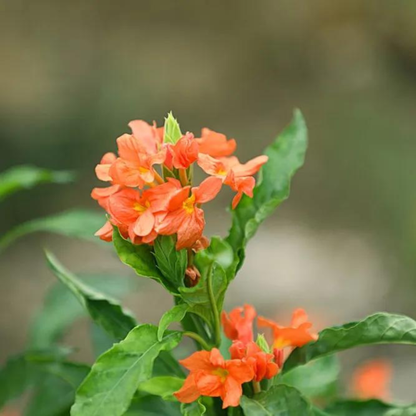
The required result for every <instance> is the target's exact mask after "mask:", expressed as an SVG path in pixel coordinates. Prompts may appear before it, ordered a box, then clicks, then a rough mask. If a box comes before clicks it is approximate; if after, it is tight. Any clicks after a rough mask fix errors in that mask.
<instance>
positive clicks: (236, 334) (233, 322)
mask: <svg viewBox="0 0 416 416" xmlns="http://www.w3.org/2000/svg"><path fill="white" fill-rule="evenodd" d="M243 313H244V315H243ZM256 314H257V313H256V310H255V309H254V308H253V306H251V305H244V309H243V308H241V307H240V308H234V309H233V310H232V311H231V312H230V313H229V315H227V313H226V312H225V311H223V312H222V314H221V321H222V326H223V328H224V333H225V336H226V337H227V338H229V339H231V340H232V341H235V340H238V341H241V342H242V343H243V344H248V343H249V342H252V341H253V321H254V318H255V317H256Z"/></svg>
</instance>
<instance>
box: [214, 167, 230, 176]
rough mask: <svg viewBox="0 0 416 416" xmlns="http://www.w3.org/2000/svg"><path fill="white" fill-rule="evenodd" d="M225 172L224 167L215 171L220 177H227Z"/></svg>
mask: <svg viewBox="0 0 416 416" xmlns="http://www.w3.org/2000/svg"><path fill="white" fill-rule="evenodd" d="M227 173H228V172H227V170H226V169H225V168H224V167H219V168H218V170H217V175H220V176H227Z"/></svg>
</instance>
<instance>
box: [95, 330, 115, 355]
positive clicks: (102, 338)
mask: <svg viewBox="0 0 416 416" xmlns="http://www.w3.org/2000/svg"><path fill="white" fill-rule="evenodd" d="M90 337H91V343H92V350H93V352H94V357H95V358H97V357H99V356H100V355H101V354H102V353H104V352H105V351H107V350H109V349H110V348H111V347H112V346H113V345H114V344H115V343H116V342H117V340H116V339H115V338H114V337H113V336H111V335H110V334H108V332H106V331H104V329H103V328H101V327H100V326H98V325H97V324H95V323H94V322H92V323H91V325H90Z"/></svg>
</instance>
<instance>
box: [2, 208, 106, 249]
mask: <svg viewBox="0 0 416 416" xmlns="http://www.w3.org/2000/svg"><path fill="white" fill-rule="evenodd" d="M104 220H105V218H104V216H103V215H102V214H100V213H98V212H93V211H85V210H72V211H66V212H63V213H61V214H56V215H51V216H49V217H43V218H37V219H34V220H31V221H28V222H25V223H23V224H20V225H18V226H17V227H15V228H13V229H12V230H10V231H9V232H7V233H6V234H5V235H3V236H2V237H1V238H0V252H1V251H2V250H4V249H5V248H6V247H7V246H9V245H10V244H11V243H13V242H14V241H15V240H17V239H18V238H20V237H23V236H25V235H27V234H31V233H34V232H37V231H45V232H50V233H55V234H60V235H64V236H67V237H74V238H79V239H83V240H88V241H95V242H101V240H100V239H99V238H98V237H95V236H94V233H95V232H96V231H97V230H98V229H99V228H101V227H102V225H103V223H104Z"/></svg>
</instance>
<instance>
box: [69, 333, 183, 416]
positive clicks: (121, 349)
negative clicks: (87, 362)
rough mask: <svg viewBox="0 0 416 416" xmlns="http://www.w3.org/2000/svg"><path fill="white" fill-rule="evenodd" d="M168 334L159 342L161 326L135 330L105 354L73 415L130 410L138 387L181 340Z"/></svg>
mask: <svg viewBox="0 0 416 416" xmlns="http://www.w3.org/2000/svg"><path fill="white" fill-rule="evenodd" d="M181 337H182V335H181V333H180V332H168V333H166V334H165V336H164V338H163V340H162V341H160V342H159V341H158V340H157V327H155V326H153V325H141V326H138V327H136V328H134V329H133V330H132V331H131V332H130V333H129V334H128V335H127V337H126V339H124V340H123V341H121V342H120V343H119V344H116V345H114V346H113V348H111V349H110V350H109V351H107V352H105V353H104V354H103V355H101V356H100V357H99V358H98V360H97V361H96V363H95V364H94V365H93V367H92V369H91V372H90V374H89V375H88V376H87V378H86V379H85V380H84V382H83V383H82V384H81V386H80V388H79V389H78V391H77V395H76V399H75V404H74V405H73V406H72V408H71V415H72V416H91V415H100V416H120V415H122V414H124V413H125V412H126V411H127V409H128V408H129V405H130V402H131V401H132V399H133V396H134V393H135V392H136V390H137V387H138V385H139V384H140V383H141V382H143V381H145V380H148V379H149V378H150V377H151V376H152V369H153V362H154V360H155V358H156V357H157V356H158V355H159V352H160V351H163V350H165V351H169V350H171V349H173V348H175V347H176V345H177V344H178V343H179V342H180V340H181Z"/></svg>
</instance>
